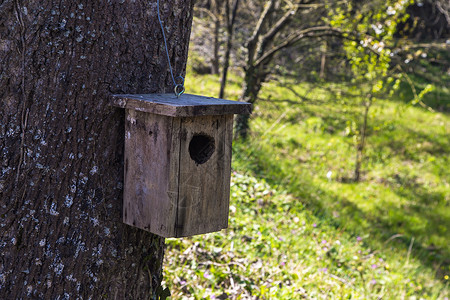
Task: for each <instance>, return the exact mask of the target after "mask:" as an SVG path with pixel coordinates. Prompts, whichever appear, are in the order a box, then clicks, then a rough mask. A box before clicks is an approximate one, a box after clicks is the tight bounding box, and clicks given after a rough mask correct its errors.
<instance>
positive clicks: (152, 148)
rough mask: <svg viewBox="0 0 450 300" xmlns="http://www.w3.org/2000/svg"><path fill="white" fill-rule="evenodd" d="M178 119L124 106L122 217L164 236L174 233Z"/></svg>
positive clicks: (132, 224) (177, 168) (126, 220)
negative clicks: (125, 108)
mask: <svg viewBox="0 0 450 300" xmlns="http://www.w3.org/2000/svg"><path fill="white" fill-rule="evenodd" d="M179 123H180V120H179V119H178V120H177V119H174V118H170V117H165V116H161V115H154V114H148V113H143V112H139V111H135V110H130V109H127V110H126V120H125V171H124V172H125V174H124V176H125V178H124V179H125V180H124V181H125V185H124V205H123V221H124V223H126V224H129V225H131V226H135V227H138V228H141V229H144V230H147V231H150V232H152V233H155V234H158V235H161V236H164V237H169V236H174V234H175V232H174V226H173V225H172V224H175V220H176V203H177V201H178V199H177V193H178V171H179V138H178V136H177V137H176V138H174V137H173V132H175V134H176V135H178V134H179V126H180V125H179ZM174 127H175V128H174Z"/></svg>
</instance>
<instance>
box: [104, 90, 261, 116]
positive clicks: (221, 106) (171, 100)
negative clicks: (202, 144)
mask: <svg viewBox="0 0 450 300" xmlns="http://www.w3.org/2000/svg"><path fill="white" fill-rule="evenodd" d="M111 103H112V105H113V106H117V107H121V108H127V109H134V110H138V111H143V112H148V113H153V114H158V115H165V116H172V117H193V116H211V115H226V114H250V113H251V109H252V105H251V104H250V103H247V102H238V101H229V100H224V99H216V98H212V97H204V96H198V95H191V94H183V95H182V96H181V97H180V98H177V97H176V96H175V95H174V94H137V95H112V100H111Z"/></svg>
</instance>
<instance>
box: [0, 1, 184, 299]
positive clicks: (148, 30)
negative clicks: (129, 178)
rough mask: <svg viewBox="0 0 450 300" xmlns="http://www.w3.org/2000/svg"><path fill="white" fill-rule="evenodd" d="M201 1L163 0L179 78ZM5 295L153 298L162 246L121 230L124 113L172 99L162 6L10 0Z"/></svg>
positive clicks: (4, 72) (1, 256) (0, 207)
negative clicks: (114, 99)
mask: <svg viewBox="0 0 450 300" xmlns="http://www.w3.org/2000/svg"><path fill="white" fill-rule="evenodd" d="M192 7H193V1H191V0H184V1H182V0H164V1H162V3H161V16H162V19H163V22H164V28H165V30H166V34H167V38H168V44H169V45H168V46H169V54H170V55H171V60H172V65H173V66H174V69H175V72H176V74H179V73H182V72H184V68H185V64H186V58H187V50H188V41H189V35H190V28H191V21H192V19H191V18H192ZM0 61H1V64H0V99H1V102H0V152H1V160H0V164H1V165H0V169H1V172H0V299H22V298H33V299H60V298H61V299H62V298H64V299H69V298H71V299H75V298H77V299H78V298H79V299H102V298H108V299H150V298H151V299H155V298H157V297H158V296H157V294H158V293H160V292H161V288H160V283H161V266H162V259H163V250H164V239H162V238H160V237H157V236H154V235H152V234H150V233H147V232H144V231H141V230H138V229H135V228H132V227H130V226H127V225H124V224H123V223H122V212H121V210H122V191H123V140H124V129H123V127H124V112H123V111H122V110H120V109H115V108H112V107H110V106H109V105H108V103H109V100H108V95H110V94H112V93H154V92H164V90H166V89H167V91H172V89H173V87H172V82H171V77H170V75H169V73H168V66H167V58H166V56H165V50H164V44H163V41H162V34H161V29H160V26H159V23H158V19H157V15H156V1H144V0H136V1H103V0H100V1H88V0H80V1H76V3H75V2H74V1H67V0H62V1H61V0H60V1H50V0H41V1H25V0H5V1H2V2H1V4H0Z"/></svg>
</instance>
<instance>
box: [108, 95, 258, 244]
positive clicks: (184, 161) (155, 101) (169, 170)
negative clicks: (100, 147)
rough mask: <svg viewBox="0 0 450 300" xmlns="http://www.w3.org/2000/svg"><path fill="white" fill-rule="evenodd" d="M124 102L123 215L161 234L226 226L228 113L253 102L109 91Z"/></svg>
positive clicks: (230, 115) (230, 135) (230, 130)
mask: <svg viewBox="0 0 450 300" xmlns="http://www.w3.org/2000/svg"><path fill="white" fill-rule="evenodd" d="M112 99H113V105H114V106H117V107H121V108H125V157H124V160H125V167H124V169H125V171H124V172H125V175H124V176H125V178H124V199H123V201H124V203H123V222H124V223H126V224H128V225H131V226H134V227H138V228H141V229H144V230H146V231H150V232H152V233H155V234H157V235H160V236H163V237H184V236H192V235H196V234H203V233H208V232H214V231H219V230H221V229H224V228H227V227H228V209H229V197H230V176H231V144H232V138H233V114H250V111H251V104H249V103H245V102H236V101H228V100H222V99H214V98H210V97H203V96H196V95H189V94H184V95H183V96H182V97H180V98H177V97H176V96H175V95H173V94H148V95H114V96H113V97H112Z"/></svg>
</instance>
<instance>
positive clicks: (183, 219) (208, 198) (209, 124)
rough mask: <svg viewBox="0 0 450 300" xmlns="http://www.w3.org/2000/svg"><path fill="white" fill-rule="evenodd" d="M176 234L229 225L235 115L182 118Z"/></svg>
mask: <svg viewBox="0 0 450 300" xmlns="http://www.w3.org/2000/svg"><path fill="white" fill-rule="evenodd" d="M180 133H181V142H180V146H181V148H180V174H179V183H178V184H179V195H178V197H179V199H178V212H177V221H176V236H189V235H193V234H201V233H207V232H213V231H219V230H221V229H223V228H227V227H228V207H229V198H230V174H231V142H232V134H233V115H222V116H201V117H191V118H182V120H181V130H180Z"/></svg>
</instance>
